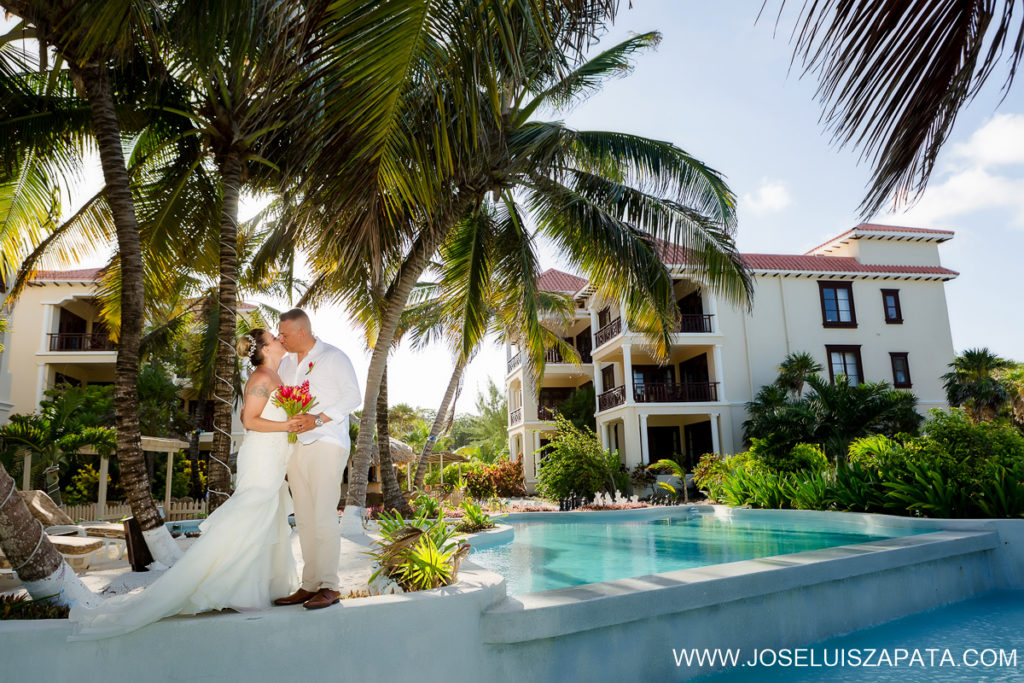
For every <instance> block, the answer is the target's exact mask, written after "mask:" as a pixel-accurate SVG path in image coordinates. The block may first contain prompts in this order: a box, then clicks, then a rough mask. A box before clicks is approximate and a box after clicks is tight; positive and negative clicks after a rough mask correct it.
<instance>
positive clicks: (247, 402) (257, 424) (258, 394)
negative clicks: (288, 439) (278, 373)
mask: <svg viewBox="0 0 1024 683" xmlns="http://www.w3.org/2000/svg"><path fill="white" fill-rule="evenodd" d="M275 389H277V386H276V385H274V383H273V382H271V381H270V380H269V379H268V378H266V377H263V376H257V375H253V376H252V377H250V378H249V382H248V383H247V384H246V385H245V396H244V398H243V399H242V426H243V427H245V428H246V429H248V430H249V431H251V432H286V431H288V423H287V422H278V421H277V420H268V419H266V418H263V417H260V415H261V414H262V413H263V409H264V408H265V407H266V405H267V401H269V400H270V395H271V394H273V393H274V390H275Z"/></svg>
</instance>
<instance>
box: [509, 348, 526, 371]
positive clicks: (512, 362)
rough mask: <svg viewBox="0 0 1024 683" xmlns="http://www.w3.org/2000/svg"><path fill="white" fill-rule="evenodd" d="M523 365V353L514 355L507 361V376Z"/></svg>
mask: <svg viewBox="0 0 1024 683" xmlns="http://www.w3.org/2000/svg"><path fill="white" fill-rule="evenodd" d="M522 364H523V352H522V351H520V352H519V353H517V354H516V355H514V356H512V357H511V358H509V359H508V374H511V373H512V371H513V370H515V369H516V368H518V367H519V366H520V365H522Z"/></svg>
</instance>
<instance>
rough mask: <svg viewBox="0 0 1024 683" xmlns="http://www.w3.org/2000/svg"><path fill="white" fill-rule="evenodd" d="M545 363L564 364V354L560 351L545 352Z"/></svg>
mask: <svg viewBox="0 0 1024 683" xmlns="http://www.w3.org/2000/svg"><path fill="white" fill-rule="evenodd" d="M544 362H545V363H564V362H565V361H564V360H562V352H561V351H559V350H558V349H548V350H547V351H545V352H544Z"/></svg>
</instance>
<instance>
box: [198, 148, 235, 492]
mask: <svg viewBox="0 0 1024 683" xmlns="http://www.w3.org/2000/svg"><path fill="white" fill-rule="evenodd" d="M241 184H242V161H241V159H239V158H238V155H237V154H230V153H229V154H227V155H225V156H224V158H223V161H222V162H221V197H222V198H221V215H220V288H219V290H218V294H217V296H218V306H219V311H218V313H219V314H218V320H219V326H218V328H217V360H216V362H215V363H214V368H215V370H214V373H215V378H214V383H213V399H214V403H213V447H212V448H211V450H210V469H209V470H208V471H207V473H206V477H207V479H206V481H207V485H208V487H209V490H210V500H209V503H208V511H209V512H213V511H214V510H216V509H217V508H218V507H220V506H221V504H223V503H224V501H226V500H227V499H228V496H229V495H230V494H229V493H228V489H229V488H230V487H231V470H230V468H229V466H228V461H229V459H230V458H231V415H232V412H233V411H232V400H233V398H234V396H233V394H234V384H233V382H232V380H233V378H234V375H235V311H236V309H237V300H236V296H237V293H238V195H239V192H240V188H241Z"/></svg>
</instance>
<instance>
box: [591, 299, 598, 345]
mask: <svg viewBox="0 0 1024 683" xmlns="http://www.w3.org/2000/svg"><path fill="white" fill-rule="evenodd" d="M590 306H591V308H590V345H591V346H592V347H594V348H595V349H596V348H597V344H595V343H594V335H595V334H597V330H598V327H597V326H598V319H597V311H595V310H594V308H593V306H594V302H593V301H591V302H590Z"/></svg>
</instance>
